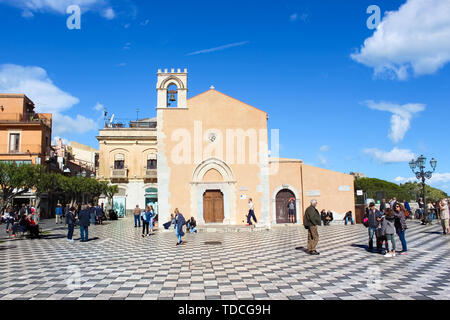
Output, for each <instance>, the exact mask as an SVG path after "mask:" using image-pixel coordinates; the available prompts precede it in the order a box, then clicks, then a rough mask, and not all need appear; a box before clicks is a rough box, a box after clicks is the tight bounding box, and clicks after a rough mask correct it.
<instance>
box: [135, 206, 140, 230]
mask: <svg viewBox="0 0 450 320" xmlns="http://www.w3.org/2000/svg"><path fill="white" fill-rule="evenodd" d="M141 211H142V210H141V208H139V205H138V204H137V205H136V208H134V227H135V228H137V227H138V223H139V228H140V227H141Z"/></svg>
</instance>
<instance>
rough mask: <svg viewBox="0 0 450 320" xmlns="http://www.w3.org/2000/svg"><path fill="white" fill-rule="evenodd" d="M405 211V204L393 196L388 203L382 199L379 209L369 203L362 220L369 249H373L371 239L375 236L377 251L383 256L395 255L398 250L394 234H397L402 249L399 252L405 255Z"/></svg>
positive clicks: (406, 250) (406, 248) (406, 251)
mask: <svg viewBox="0 0 450 320" xmlns="http://www.w3.org/2000/svg"><path fill="white" fill-rule="evenodd" d="M407 212H408V211H407V210H406V208H405V206H404V205H403V204H402V203H400V202H398V201H396V199H395V198H394V199H392V200H391V201H390V202H389V203H386V202H384V201H382V202H381V205H380V210H378V209H377V208H376V206H375V203H373V202H372V203H370V204H369V207H368V208H366V214H365V215H364V220H363V223H364V225H365V226H366V227H367V228H368V229H369V248H368V249H369V251H373V250H374V245H373V239H374V237H375V241H376V250H377V252H378V253H380V254H384V256H385V257H395V256H396V255H397V252H398V250H397V246H396V241H395V235H397V236H398V238H399V239H400V242H401V244H402V251H400V253H399V254H401V255H406V254H407V253H408V247H407V242H406V230H407V228H408V227H407V225H406V218H407ZM383 245H384V247H383Z"/></svg>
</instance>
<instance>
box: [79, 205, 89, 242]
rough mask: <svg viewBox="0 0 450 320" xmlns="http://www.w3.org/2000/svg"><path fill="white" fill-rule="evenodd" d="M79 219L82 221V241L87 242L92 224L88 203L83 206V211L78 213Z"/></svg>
mask: <svg viewBox="0 0 450 320" xmlns="http://www.w3.org/2000/svg"><path fill="white" fill-rule="evenodd" d="M78 220H79V221H80V235H81V242H87V241H88V236H89V231H88V229H89V226H90V221H89V220H90V212H89V210H88V207H87V205H83V206H82V207H81V211H80V213H79V214H78Z"/></svg>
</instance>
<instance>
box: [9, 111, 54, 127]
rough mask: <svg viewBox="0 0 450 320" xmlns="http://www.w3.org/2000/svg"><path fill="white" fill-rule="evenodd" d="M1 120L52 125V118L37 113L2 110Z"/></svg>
mask: <svg viewBox="0 0 450 320" xmlns="http://www.w3.org/2000/svg"><path fill="white" fill-rule="evenodd" d="M1 122H3V123H4V122H23V123H43V124H45V125H47V126H49V125H50V120H49V119H46V118H40V117H39V114H37V113H5V112H0V123H1Z"/></svg>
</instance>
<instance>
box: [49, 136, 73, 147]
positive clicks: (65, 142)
mask: <svg viewBox="0 0 450 320" xmlns="http://www.w3.org/2000/svg"><path fill="white" fill-rule="evenodd" d="M59 139H61V140H62V143H63V144H65V145H70V142H69V140H67V139H65V138H61V137H60V136H56V137H54V138H53V140H52V145H53V146H55V145H57V144H58V141H59Z"/></svg>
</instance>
